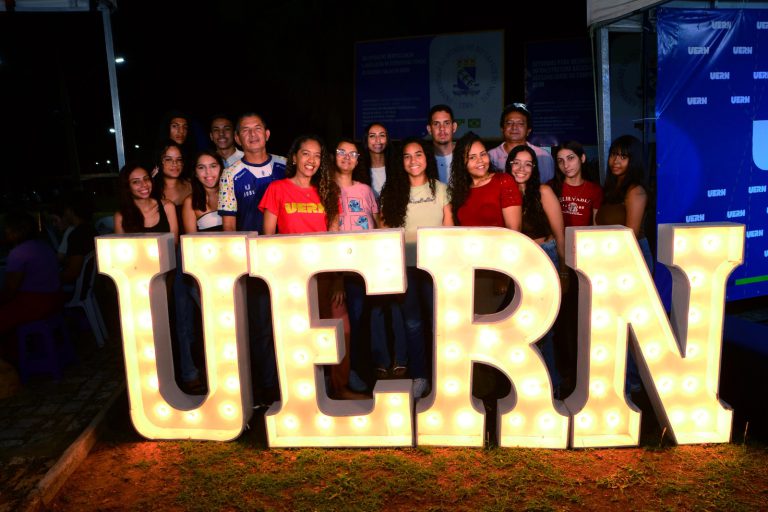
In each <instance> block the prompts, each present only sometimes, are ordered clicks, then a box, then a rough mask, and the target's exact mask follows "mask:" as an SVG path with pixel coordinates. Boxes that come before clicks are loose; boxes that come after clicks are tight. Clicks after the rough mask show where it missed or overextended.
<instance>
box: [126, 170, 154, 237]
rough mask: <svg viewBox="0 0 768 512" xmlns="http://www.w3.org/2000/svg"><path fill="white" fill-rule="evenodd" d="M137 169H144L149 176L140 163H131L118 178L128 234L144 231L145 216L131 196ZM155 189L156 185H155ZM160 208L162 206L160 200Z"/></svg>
mask: <svg viewBox="0 0 768 512" xmlns="http://www.w3.org/2000/svg"><path fill="white" fill-rule="evenodd" d="M136 169H142V170H143V171H144V172H146V173H147V176H149V171H148V170H147V168H146V167H145V166H143V165H141V164H139V163H138V162H129V163H127V164H125V165H124V166H123V168H122V169H120V174H118V176H117V198H118V204H119V206H120V214H121V215H122V216H123V231H125V232H126V233H138V232H140V231H142V230H143V229H144V214H143V213H141V210H140V209H139V207H138V206H136V201H134V199H133V195H132V194H131V185H130V176H131V173H132V172H133V171H135V170H136ZM153 189H154V184H153ZM153 191H154V190H153ZM157 201H158V208H162V207H163V206H162V204H161V203H160V200H159V199H158V200H157Z"/></svg>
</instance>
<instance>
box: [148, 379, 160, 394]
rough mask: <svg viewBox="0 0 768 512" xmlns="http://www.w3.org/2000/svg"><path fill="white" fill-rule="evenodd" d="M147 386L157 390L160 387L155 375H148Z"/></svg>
mask: <svg viewBox="0 0 768 512" xmlns="http://www.w3.org/2000/svg"><path fill="white" fill-rule="evenodd" d="M147 387H148V388H149V389H151V390H152V391H158V390H159V389H160V381H158V380H157V375H150V376H149V377H147Z"/></svg>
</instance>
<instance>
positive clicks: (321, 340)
mask: <svg viewBox="0 0 768 512" xmlns="http://www.w3.org/2000/svg"><path fill="white" fill-rule="evenodd" d="M302 320H303V319H302ZM317 344H318V345H320V347H321V348H327V347H329V346H330V345H331V338H330V337H328V335H327V334H321V335H320V336H318V337H317Z"/></svg>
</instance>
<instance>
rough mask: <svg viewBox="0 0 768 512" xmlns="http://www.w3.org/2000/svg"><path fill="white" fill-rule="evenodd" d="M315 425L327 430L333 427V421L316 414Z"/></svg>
mask: <svg viewBox="0 0 768 512" xmlns="http://www.w3.org/2000/svg"><path fill="white" fill-rule="evenodd" d="M315 424H316V425H317V426H318V427H320V428H321V429H323V430H328V429H329V428H331V426H333V420H332V419H331V418H329V417H328V416H326V415H325V414H318V415H317V417H316V418H315Z"/></svg>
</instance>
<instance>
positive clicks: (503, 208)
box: [448, 132, 523, 231]
mask: <svg viewBox="0 0 768 512" xmlns="http://www.w3.org/2000/svg"><path fill="white" fill-rule="evenodd" d="M453 153H454V157H453V162H452V163H451V179H450V185H449V187H448V195H449V196H450V198H451V206H452V208H453V217H454V219H456V221H457V222H456V224H457V225H461V226H496V227H504V228H509V229H514V230H518V231H519V230H520V225H521V223H522V215H523V210H522V206H521V205H522V198H521V197H520V191H519V190H518V188H517V184H516V183H515V180H514V179H513V178H512V177H511V176H509V175H508V174H505V173H497V172H495V171H493V170H492V169H491V161H490V158H489V157H488V152H487V151H486V149H485V144H483V142H482V141H481V140H480V137H478V136H477V135H476V134H475V133H473V132H469V133H467V134H466V135H464V136H463V137H462V138H461V139H459V141H458V142H457V143H456V148H455V149H454V151H453Z"/></svg>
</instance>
